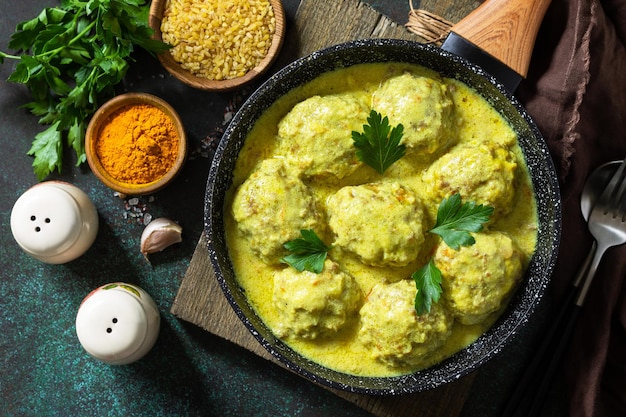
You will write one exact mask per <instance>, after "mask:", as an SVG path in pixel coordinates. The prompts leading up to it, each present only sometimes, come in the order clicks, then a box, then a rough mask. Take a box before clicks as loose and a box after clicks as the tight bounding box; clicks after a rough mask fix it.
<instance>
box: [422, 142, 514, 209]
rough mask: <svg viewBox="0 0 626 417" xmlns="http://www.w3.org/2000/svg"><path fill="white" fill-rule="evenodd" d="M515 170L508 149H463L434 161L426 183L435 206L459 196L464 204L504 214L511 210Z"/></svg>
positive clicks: (457, 149)
mask: <svg viewBox="0 0 626 417" xmlns="http://www.w3.org/2000/svg"><path fill="white" fill-rule="evenodd" d="M516 170H517V161H516V158H515V155H514V154H513V153H512V152H511V151H509V150H507V149H504V148H500V147H496V146H493V147H490V146H487V145H476V146H461V147H457V148H454V149H452V150H451V151H450V152H448V153H446V154H445V155H443V156H442V157H440V158H439V159H437V160H436V161H435V162H433V164H432V165H431V166H430V167H429V168H428V170H427V171H426V173H425V174H424V176H423V180H424V183H425V185H426V189H427V190H428V191H427V193H428V194H429V196H430V197H431V198H432V202H433V203H438V202H439V201H441V200H442V199H443V198H448V197H450V196H451V195H453V194H456V193H458V194H460V195H461V197H462V198H463V201H473V202H475V203H476V204H485V205H490V206H492V207H494V213H496V215H503V214H507V213H509V212H510V211H511V209H512V205H513V199H514V197H515V192H516V186H515V176H516Z"/></svg>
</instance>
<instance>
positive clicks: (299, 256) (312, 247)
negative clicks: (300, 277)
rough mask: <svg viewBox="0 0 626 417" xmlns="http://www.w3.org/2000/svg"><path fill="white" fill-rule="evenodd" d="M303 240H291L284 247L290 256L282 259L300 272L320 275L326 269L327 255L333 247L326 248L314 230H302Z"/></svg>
mask: <svg viewBox="0 0 626 417" xmlns="http://www.w3.org/2000/svg"><path fill="white" fill-rule="evenodd" d="M300 235H301V236H302V237H301V238H297V239H294V240H290V241H289V242H287V243H285V244H284V245H283V246H284V247H285V249H287V250H288V251H289V252H290V254H289V255H286V256H284V257H283V258H281V260H280V261H281V262H284V263H286V264H288V265H290V266H292V267H294V268H295V269H297V270H298V271H299V272H302V271H304V270H306V271H309V272H314V273H316V274H319V273H321V272H322V270H323V269H324V261H325V260H326V255H327V253H328V251H329V250H330V249H331V248H332V246H326V244H325V243H324V242H322V240H321V239H320V238H319V237H318V236H317V234H316V233H315V232H314V231H313V230H300Z"/></svg>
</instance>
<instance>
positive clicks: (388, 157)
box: [352, 110, 406, 175]
mask: <svg viewBox="0 0 626 417" xmlns="http://www.w3.org/2000/svg"><path fill="white" fill-rule="evenodd" d="M367 122H368V123H369V124H366V125H363V132H362V133H361V132H356V131H353V132H352V140H353V141H354V146H355V147H356V148H357V151H356V155H357V158H359V160H360V161H362V162H364V163H365V164H367V165H369V166H371V167H372V168H374V169H375V170H376V171H378V173H379V174H381V175H382V174H383V173H384V172H385V171H386V170H387V168H389V167H390V166H391V165H392V164H393V163H394V162H396V161H397V160H398V159H400V158H402V157H403V156H404V154H405V152H406V146H404V145H401V144H400V140H401V139H402V135H403V134H404V126H402V125H401V124H398V125H397V126H395V127H394V128H393V129H392V128H391V126H389V119H388V118H387V116H385V117H382V115H381V114H380V113H378V112H376V111H375V110H372V111H371V112H370V115H369V117H368V118H367Z"/></svg>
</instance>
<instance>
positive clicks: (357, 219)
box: [327, 182, 426, 266]
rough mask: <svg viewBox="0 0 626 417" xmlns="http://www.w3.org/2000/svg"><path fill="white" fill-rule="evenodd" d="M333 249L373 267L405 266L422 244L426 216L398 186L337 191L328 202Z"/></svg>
mask: <svg viewBox="0 0 626 417" xmlns="http://www.w3.org/2000/svg"><path fill="white" fill-rule="evenodd" d="M327 214H328V225H329V226H330V229H331V230H332V232H333V234H334V245H335V246H339V247H341V248H343V249H345V250H347V251H349V252H352V253H354V254H355V255H357V256H358V257H359V258H360V259H361V261H362V262H363V263H366V264H368V265H373V266H404V265H407V264H408V263H409V262H411V261H413V260H415V259H416V258H417V256H418V254H419V252H420V249H421V247H422V245H423V243H424V241H425V232H426V231H425V227H424V223H425V215H424V211H423V209H422V205H421V204H420V202H419V200H418V198H417V197H416V195H415V193H414V192H413V191H411V190H410V189H409V188H406V187H404V186H402V185H401V184H399V183H396V182H392V183H370V184H363V185H357V186H346V187H343V188H340V189H339V191H337V192H336V193H335V194H333V195H331V196H330V197H328V199H327Z"/></svg>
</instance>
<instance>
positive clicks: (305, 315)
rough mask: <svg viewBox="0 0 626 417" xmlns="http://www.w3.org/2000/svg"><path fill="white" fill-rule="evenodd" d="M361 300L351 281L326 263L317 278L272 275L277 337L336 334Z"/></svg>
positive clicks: (353, 315) (291, 272)
mask: <svg viewBox="0 0 626 417" xmlns="http://www.w3.org/2000/svg"><path fill="white" fill-rule="evenodd" d="M361 299H362V294H361V288H360V287H359V286H358V284H357V283H356V281H355V280H354V278H353V277H352V276H351V275H349V274H348V273H346V272H344V271H342V270H341V269H340V267H339V265H338V264H336V263H335V262H333V261H331V260H329V259H326V261H325V262H324V269H323V271H322V273H320V274H315V273H313V272H309V271H302V272H298V271H297V270H296V269H294V268H285V269H283V270H281V271H279V272H276V273H275V274H274V290H273V298H272V300H273V303H274V306H275V307H276V310H277V312H278V315H279V317H280V323H279V324H278V326H276V329H275V332H276V335H277V336H278V337H281V338H286V337H290V336H297V337H301V338H303V339H315V338H317V337H321V336H325V335H329V334H332V333H335V332H337V331H338V330H340V329H341V328H342V327H343V326H345V325H346V324H348V323H350V322H351V319H356V317H357V312H358V309H359V307H360V305H361Z"/></svg>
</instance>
